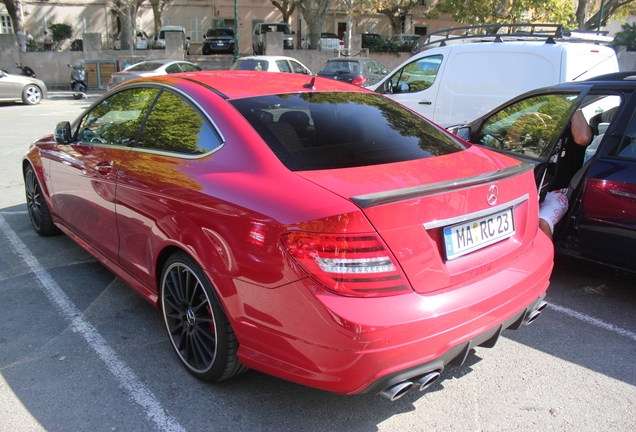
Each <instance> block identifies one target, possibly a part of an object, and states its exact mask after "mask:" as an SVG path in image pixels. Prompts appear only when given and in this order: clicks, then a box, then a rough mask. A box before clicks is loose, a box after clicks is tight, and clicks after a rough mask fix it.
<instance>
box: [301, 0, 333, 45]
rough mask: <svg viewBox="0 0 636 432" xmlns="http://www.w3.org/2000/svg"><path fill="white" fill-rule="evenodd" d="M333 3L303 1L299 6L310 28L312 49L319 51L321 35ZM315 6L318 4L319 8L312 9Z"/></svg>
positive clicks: (317, 0) (327, 0) (318, 0)
mask: <svg viewBox="0 0 636 432" xmlns="http://www.w3.org/2000/svg"><path fill="white" fill-rule="evenodd" d="M331 1H332V0H316V1H315V3H314V2H313V1H312V0H302V1H301V3H299V4H298V8H299V9H300V11H301V12H302V14H303V17H304V18H305V21H307V26H308V27H309V43H310V45H311V49H318V45H319V42H320V34H321V33H322V29H323V28H324V26H325V21H326V20H327V13H328V12H329V7H330V6H331ZM313 4H316V6H317V7H315V8H312V5H313Z"/></svg>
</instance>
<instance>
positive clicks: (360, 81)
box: [351, 76, 367, 85]
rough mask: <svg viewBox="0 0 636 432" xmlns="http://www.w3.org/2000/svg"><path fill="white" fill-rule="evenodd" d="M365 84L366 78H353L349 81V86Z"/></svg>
mask: <svg viewBox="0 0 636 432" xmlns="http://www.w3.org/2000/svg"><path fill="white" fill-rule="evenodd" d="M365 82H367V77H363V76H359V77H355V78H354V79H353V81H351V84H355V85H363V84H364V83H365Z"/></svg>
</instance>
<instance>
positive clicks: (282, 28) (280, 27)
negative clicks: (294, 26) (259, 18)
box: [261, 24, 291, 34]
mask: <svg viewBox="0 0 636 432" xmlns="http://www.w3.org/2000/svg"><path fill="white" fill-rule="evenodd" d="M261 32H263V33H267V32H281V33H285V34H291V32H290V31H289V27H288V26H287V24H267V25H263V26H262V27H261Z"/></svg>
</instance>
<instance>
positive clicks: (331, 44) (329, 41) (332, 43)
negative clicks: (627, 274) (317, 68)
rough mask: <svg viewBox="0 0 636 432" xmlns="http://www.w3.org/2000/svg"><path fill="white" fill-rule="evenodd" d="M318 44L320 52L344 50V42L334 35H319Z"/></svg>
mask: <svg viewBox="0 0 636 432" xmlns="http://www.w3.org/2000/svg"><path fill="white" fill-rule="evenodd" d="M319 43H320V49H321V50H322V51H331V50H339V49H343V48H344V41H342V40H341V39H340V38H339V37H338V35H337V34H335V33H321V34H320V42H319Z"/></svg>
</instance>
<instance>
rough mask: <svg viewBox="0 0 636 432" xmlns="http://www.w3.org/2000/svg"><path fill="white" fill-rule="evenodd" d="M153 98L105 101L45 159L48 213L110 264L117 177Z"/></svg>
mask: <svg viewBox="0 0 636 432" xmlns="http://www.w3.org/2000/svg"><path fill="white" fill-rule="evenodd" d="M157 92H158V91H157V90H156V89H143V88H137V89H130V90H124V91H121V92H118V93H115V94H113V95H111V96H109V97H108V98H106V99H104V100H103V101H101V102H100V103H98V104H97V105H96V106H94V107H93V108H92V109H91V110H90V111H88V112H87V113H86V114H85V115H84V116H83V117H82V118H81V120H80V121H79V123H78V124H77V125H76V132H75V134H74V137H73V140H72V142H71V143H68V144H57V145H56V146H55V147H54V149H53V151H52V152H51V153H50V155H49V158H50V160H51V162H50V172H49V175H50V177H51V189H52V193H51V206H52V210H53V213H54V214H57V215H58V216H59V217H60V218H61V219H62V221H63V223H64V225H65V226H66V227H68V229H69V230H70V231H71V232H72V233H73V234H75V235H77V236H79V237H80V238H81V239H82V240H84V241H85V242H87V243H88V244H89V245H90V246H91V247H93V248H94V249H95V250H97V251H98V252H99V253H101V254H103V255H105V256H106V257H108V258H109V259H111V260H113V261H115V262H116V260H117V254H118V249H119V236H118V233H117V223H116V218H115V200H116V193H117V192H116V191H117V184H116V178H117V172H118V170H119V166H120V164H121V161H122V160H123V159H124V157H125V156H126V154H127V153H128V152H129V151H130V148H131V147H130V146H131V145H132V144H133V143H134V142H135V140H136V138H137V134H138V132H139V127H140V126H141V122H142V120H143V118H144V117H145V115H146V113H147V110H148V107H149V106H150V104H151V103H152V101H153V100H154V98H155V97H156V95H157Z"/></svg>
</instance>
